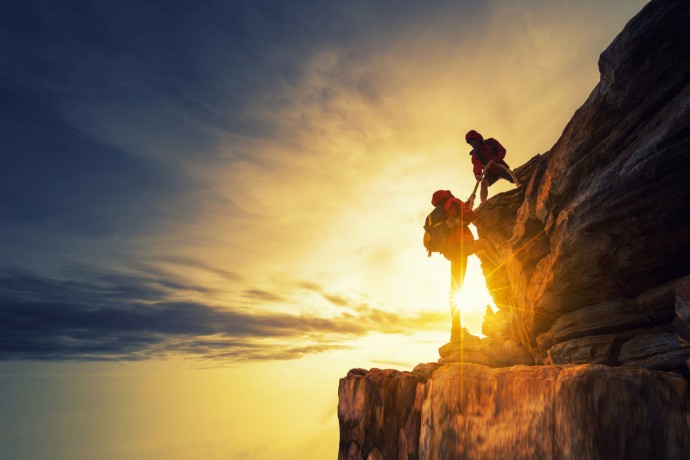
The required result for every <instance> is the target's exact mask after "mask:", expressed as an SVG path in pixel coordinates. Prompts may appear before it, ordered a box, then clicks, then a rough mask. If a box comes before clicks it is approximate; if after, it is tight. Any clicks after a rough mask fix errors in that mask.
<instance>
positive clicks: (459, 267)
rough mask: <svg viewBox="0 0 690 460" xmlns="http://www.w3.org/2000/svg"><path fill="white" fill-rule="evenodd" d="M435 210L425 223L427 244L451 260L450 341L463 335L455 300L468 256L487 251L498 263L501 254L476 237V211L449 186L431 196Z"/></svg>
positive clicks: (491, 258) (493, 262)
mask: <svg viewBox="0 0 690 460" xmlns="http://www.w3.org/2000/svg"><path fill="white" fill-rule="evenodd" d="M431 204H432V205H433V206H434V210H433V211H432V212H431V213H430V214H429V215H428V216H427V218H426V221H425V223H424V230H425V233H424V246H425V247H426V249H427V251H428V255H429V256H431V253H432V252H439V253H441V254H443V256H444V257H445V258H446V259H448V260H450V316H451V341H453V340H459V337H460V331H461V327H460V311H459V309H458V308H457V304H456V295H457V294H458V292H460V288H461V287H462V283H463V281H464V279H465V270H466V268H467V258H468V257H469V256H470V255H472V254H474V253H476V252H478V251H484V255H485V258H486V259H489V261H490V262H491V263H492V264H494V265H496V263H497V262H498V255H497V254H496V252H495V251H494V249H493V248H492V247H491V245H489V244H488V243H487V242H486V241H484V240H475V239H474V235H472V232H471V231H470V228H469V224H470V223H471V222H473V221H474V220H475V219H476V218H477V214H476V213H475V212H474V211H472V209H471V208H470V207H469V206H468V205H467V204H466V203H464V202H462V201H460V200H459V199H457V198H455V197H454V196H453V194H452V193H451V192H450V190H437V191H436V192H434V194H433V196H432V197H431Z"/></svg>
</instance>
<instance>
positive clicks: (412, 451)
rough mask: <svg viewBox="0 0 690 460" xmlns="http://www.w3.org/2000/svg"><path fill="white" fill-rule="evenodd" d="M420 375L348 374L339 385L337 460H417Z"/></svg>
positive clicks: (387, 372) (358, 371) (392, 372)
mask: <svg viewBox="0 0 690 460" xmlns="http://www.w3.org/2000/svg"><path fill="white" fill-rule="evenodd" d="M426 380H427V378H426V377H425V376H424V374H423V373H413V372H399V371H395V370H380V369H372V370H370V371H368V372H367V371H365V370H364V369H353V370H351V371H350V372H348V374H347V377H345V378H343V379H341V380H340V386H339V387H338V420H339V421H340V447H339V454H338V457H339V458H351V459H355V458H361V459H365V458H367V459H384V458H408V457H412V458H416V455H417V453H416V452H417V446H418V445H419V429H420V428H419V427H420V425H419V423H420V412H421V403H422V399H419V400H418V398H417V395H416V393H417V390H418V384H419V383H423V382H426Z"/></svg>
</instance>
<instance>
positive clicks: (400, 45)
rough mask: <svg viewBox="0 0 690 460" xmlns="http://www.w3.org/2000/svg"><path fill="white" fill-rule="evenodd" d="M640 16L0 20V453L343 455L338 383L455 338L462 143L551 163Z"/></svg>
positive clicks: (637, 4)
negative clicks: (452, 257)
mask: <svg viewBox="0 0 690 460" xmlns="http://www.w3.org/2000/svg"><path fill="white" fill-rule="evenodd" d="M645 3H646V2H645V1H638V0H611V1H608V2H600V1H581V0H557V1H547V0H543V1H540V0H530V1H528V0H523V1H498V0H497V1H479V0H476V1H469V0H465V1H448V2H412V1H376V2H374V1H342V2H327V1H283V2H280V1H232V0H231V1H217V2H216V1H198V2H191V1H189V2H182V1H167V2H149V1H141V0H138V1H111V2H103V1H94V2H82V1H51V2H49V1H46V2H41V1H35V2H20V1H11V0H10V1H9V2H3V13H2V14H1V15H0V59H1V61H0V63H1V65H0V69H1V70H0V101H1V102H2V104H1V105H0V107H1V110H2V117H1V118H0V139H2V143H1V144H0V145H1V146H2V148H1V150H0V155H1V158H2V165H1V167H0V241H1V242H2V243H1V244H0V359H2V361H0V458H2V459H36V458H51V459H85V460H86V459H94V458H98V459H123V458H126V459H166V460H168V459H196V458H203V459H218V460H220V459H235V458H242V459H254V458H256V459H273V458H276V459H278V458H280V459H290V458H295V459H296V458H314V459H324V458H334V457H336V456H337V442H338V423H337V416H336V404H337V387H338V379H339V378H340V377H344V376H345V374H346V373H347V371H348V370H349V369H351V368H353V367H363V368H367V369H368V368H371V367H380V368H396V369H400V370H411V369H412V368H413V367H414V366H415V365H416V364H417V363H420V362H430V361H436V360H437V359H438V353H437V349H438V348H439V347H440V346H441V345H443V344H444V343H446V342H447V340H448V333H449V329H450V322H449V312H448V299H447V296H448V285H449V264H448V262H447V261H446V260H445V259H443V257H441V256H439V255H435V256H434V257H432V258H427V256H426V252H425V250H424V248H423V246H422V243H421V241H422V235H423V230H422V228H421V227H422V224H423V220H424V217H425V216H426V214H427V213H428V212H430V210H431V204H430V200H431V195H432V193H433V192H434V191H435V190H438V189H450V190H451V191H453V192H454V193H455V194H456V196H458V197H460V198H462V199H466V198H467V196H468V195H469V194H470V192H471V190H472V187H473V186H474V176H473V175H472V170H471V163H470V159H469V156H468V152H469V150H470V147H469V146H468V145H467V144H466V143H465V140H464V134H465V132H467V131H468V130H469V129H476V130H477V131H479V132H481V133H482V134H484V136H485V137H495V138H497V139H498V140H499V141H500V142H501V143H502V144H503V145H504V146H505V147H506V148H507V151H508V154H507V157H506V161H507V162H508V163H509V164H510V165H511V166H514V167H516V166H519V165H521V164H523V163H524V162H525V161H527V160H528V159H529V158H531V157H532V156H534V155H536V154H537V153H543V152H545V151H547V150H548V149H549V148H550V147H551V146H552V145H553V144H554V143H555V141H556V140H557V139H558V137H559V135H560V133H561V132H562V130H563V128H564V127H565V124H566V123H567V122H568V120H569V119H570V117H571V116H572V114H573V112H574V111H575V110H576V109H577V108H578V107H579V106H580V105H581V104H582V103H583V102H584V101H585V99H586V98H587V96H588V95H589V93H590V91H591V90H592V89H593V88H594V86H595V84H596V83H597V81H598V78H599V75H598V69H597V60H598V57H599V54H600V53H601V52H602V51H603V50H604V49H605V48H606V46H607V45H608V44H609V43H610V42H611V40H612V39H613V38H614V37H615V36H616V35H617V34H618V32H620V30H621V29H622V28H623V26H624V25H625V23H626V22H627V21H628V20H629V19H630V18H631V17H632V16H634V15H635V14H636V13H637V12H638V11H639V10H640V9H641V8H642V6H643V5H644V4H645ZM510 188H511V184H507V183H506V182H505V181H503V183H500V182H499V183H498V184H496V185H495V186H494V187H492V188H491V189H490V195H494V194H496V193H498V192H501V191H506V190H509V189H510ZM490 302H491V299H490V297H489V296H488V294H487V292H486V287H485V286H484V283H483V278H482V276H481V271H480V269H479V263H478V261H477V260H476V258H474V257H472V258H471V260H470V268H469V272H468V277H467V280H466V285H465V287H464V290H463V299H462V309H463V321H464V325H465V326H467V327H468V328H469V329H470V331H471V332H473V333H474V334H480V333H481V320H482V317H483V314H484V310H485V307H486V305H487V304H488V303H490Z"/></svg>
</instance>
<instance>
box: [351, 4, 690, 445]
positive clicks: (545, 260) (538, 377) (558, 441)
mask: <svg viewBox="0 0 690 460" xmlns="http://www.w3.org/2000/svg"><path fill="white" fill-rule="evenodd" d="M688 24H690V3H689V2H687V1H686V0H653V1H651V2H650V3H649V4H647V5H646V6H645V7H644V8H643V10H642V11H641V12H640V13H639V14H638V15H637V16H635V17H634V18H633V19H632V20H631V21H630V22H629V23H628V24H627V25H626V27H625V28H624V30H623V31H622V32H621V33H620V34H619V35H618V37H616V39H615V40H614V41H613V42H612V43H611V45H610V46H609V47H608V48H607V49H606V50H605V51H604V52H603V53H602V54H601V57H600V60H599V69H600V74H601V79H600V82H599V83H598V85H597V86H596V87H595V88H594V90H593V91H592V93H591V95H590V96H589V98H588V99H587V101H586V102H585V103H584V104H583V105H582V107H580V109H578V110H577V112H576V113H575V114H574V116H573V118H572V120H571V121H570V122H569V123H568V125H567V126H566V127H565V130H564V131H563V134H562V135H561V137H560V138H559V139H558V141H557V142H556V144H555V145H554V146H553V147H552V148H551V150H549V151H548V152H546V153H544V154H541V155H537V156H535V157H534V158H532V159H531V160H530V161H528V162H527V163H526V164H524V165H523V166H521V167H519V168H516V170H515V172H516V174H517V176H518V178H519V179H520V182H521V183H522V187H521V188H520V189H517V190H514V191H511V192H507V193H503V194H500V195H497V196H495V197H494V198H492V199H490V200H489V201H487V202H486V203H485V204H483V205H482V206H480V208H479V209H478V215H479V218H478V222H477V228H478V233H479V236H480V237H481V238H483V239H486V240H488V241H489V242H490V243H491V244H492V245H493V246H494V248H496V250H497V252H498V253H499V255H500V257H501V264H500V265H499V266H491V265H490V264H489V261H483V265H482V268H483V270H484V275H485V278H486V281H487V286H488V288H489V290H490V292H491V294H492V296H493V297H494V300H495V303H496V305H497V307H498V311H496V312H494V311H492V310H491V309H488V310H487V313H486V316H485V318H484V325H483V332H484V334H485V335H486V336H487V337H485V338H481V339H480V338H479V337H474V336H471V335H469V334H465V336H463V337H462V340H460V341H458V342H450V343H448V344H446V345H444V346H442V347H441V348H440V350H439V353H440V355H441V358H440V359H439V362H438V363H428V364H423V365H420V366H417V367H416V368H415V370H414V371H413V372H399V371H394V370H379V369H372V370H369V371H365V370H362V369H354V370H352V371H350V372H349V373H348V375H347V376H346V377H344V378H343V379H341V381H340V386H339V390H338V393H339V405H338V417H339V420H340V447H339V458H341V459H345V458H347V459H360V458H361V459H364V458H367V459H379V458H387V459H393V458H405V459H413V458H602V457H606V456H610V457H611V458H685V457H686V456H687V453H688V452H690V403H689V399H690V390H689V388H688V376H689V375H690V372H689V371H688V366H689V365H690V364H689V363H688V358H689V357H690V27H688V26H687V25H688Z"/></svg>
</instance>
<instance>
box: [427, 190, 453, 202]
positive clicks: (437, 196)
mask: <svg viewBox="0 0 690 460" xmlns="http://www.w3.org/2000/svg"><path fill="white" fill-rule="evenodd" d="M448 198H455V197H454V196H453V194H452V193H450V190H436V191H435V192H434V194H433V196H432V197H431V204H432V205H433V206H439V205H441V204H443V203H445V202H446V200H447V199H448Z"/></svg>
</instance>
